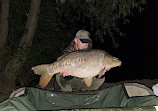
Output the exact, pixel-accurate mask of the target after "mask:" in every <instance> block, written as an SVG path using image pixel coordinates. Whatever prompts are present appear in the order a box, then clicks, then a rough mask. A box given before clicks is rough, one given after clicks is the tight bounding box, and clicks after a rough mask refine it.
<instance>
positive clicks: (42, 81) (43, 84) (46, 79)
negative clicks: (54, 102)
mask: <svg viewBox="0 0 158 111" xmlns="http://www.w3.org/2000/svg"><path fill="white" fill-rule="evenodd" d="M53 75H54V74H53ZM53 75H49V74H48V73H44V74H42V75H41V78H40V82H39V85H40V87H41V88H45V87H46V86H47V84H48V83H49V82H50V80H51V79H52V77H53Z"/></svg>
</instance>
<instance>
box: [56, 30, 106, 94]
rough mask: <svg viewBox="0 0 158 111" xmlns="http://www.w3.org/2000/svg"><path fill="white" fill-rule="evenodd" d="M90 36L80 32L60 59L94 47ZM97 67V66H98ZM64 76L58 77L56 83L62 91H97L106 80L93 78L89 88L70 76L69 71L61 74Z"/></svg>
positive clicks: (85, 32) (83, 31)
mask: <svg viewBox="0 0 158 111" xmlns="http://www.w3.org/2000/svg"><path fill="white" fill-rule="evenodd" d="M89 36H90V34H89V32H88V31H86V30H79V31H78V32H77V33H76V36H75V38H74V39H73V41H72V42H71V44H70V46H69V47H67V48H66V49H65V50H64V55H62V56H61V57H59V58H58V60H59V59H61V58H63V57H64V56H65V55H67V54H68V53H71V52H72V51H76V50H89V49H91V47H92V40H91V39H90V38H89ZM96 67H97V66H96ZM60 73H63V76H56V81H57V83H58V85H59V86H60V88H61V90H62V91H75V90H82V91H84V90H97V89H98V88H99V87H100V86H101V85H102V84H103V82H104V80H105V78H101V79H98V78H97V77H94V78H93V82H92V85H91V86H90V87H87V86H86V85H85V83H84V82H83V81H82V80H83V79H81V78H77V77H72V76H69V71H64V72H60Z"/></svg>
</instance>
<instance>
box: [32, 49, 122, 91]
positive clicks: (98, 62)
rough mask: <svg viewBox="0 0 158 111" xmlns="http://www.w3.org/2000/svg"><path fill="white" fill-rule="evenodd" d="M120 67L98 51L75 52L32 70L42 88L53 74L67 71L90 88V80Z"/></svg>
mask: <svg viewBox="0 0 158 111" xmlns="http://www.w3.org/2000/svg"><path fill="white" fill-rule="evenodd" d="M120 65H121V61H120V60H119V59H117V58H116V57H113V56H111V55H110V54H108V53H107V52H105V51H103V50H99V49H92V50H87V51H75V52H72V53H70V54H68V55H67V56H65V57H63V58H62V59H59V60H58V61H56V62H54V63H51V64H44V65H37V66H35V67H33V68H32V70H33V71H34V73H35V74H39V75H41V78H40V83H39V85H40V86H41V87H42V88H44V87H45V86H46V85H47V84H48V83H49V81H50V80H51V78H52V77H53V75H54V74H56V73H59V72H62V71H69V72H70V75H71V76H75V77H78V78H83V81H84V82H85V84H86V85H87V86H88V87H90V86H91V84H92V78H93V77H94V76H96V75H99V74H100V75H99V76H102V72H103V71H104V72H105V71H106V70H109V69H111V68H113V67H117V66H120Z"/></svg>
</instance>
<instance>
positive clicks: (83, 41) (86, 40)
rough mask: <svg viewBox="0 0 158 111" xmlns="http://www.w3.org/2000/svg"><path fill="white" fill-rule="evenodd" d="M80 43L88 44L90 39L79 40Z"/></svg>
mask: <svg viewBox="0 0 158 111" xmlns="http://www.w3.org/2000/svg"><path fill="white" fill-rule="evenodd" d="M80 41H81V42H82V43H90V39H80Z"/></svg>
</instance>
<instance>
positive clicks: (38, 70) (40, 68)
mask: <svg viewBox="0 0 158 111" xmlns="http://www.w3.org/2000/svg"><path fill="white" fill-rule="evenodd" d="M46 68H47V65H38V66H35V67H33V68H32V70H33V72H34V73H35V74H38V75H42V74H44V73H46V72H47V70H46Z"/></svg>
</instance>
